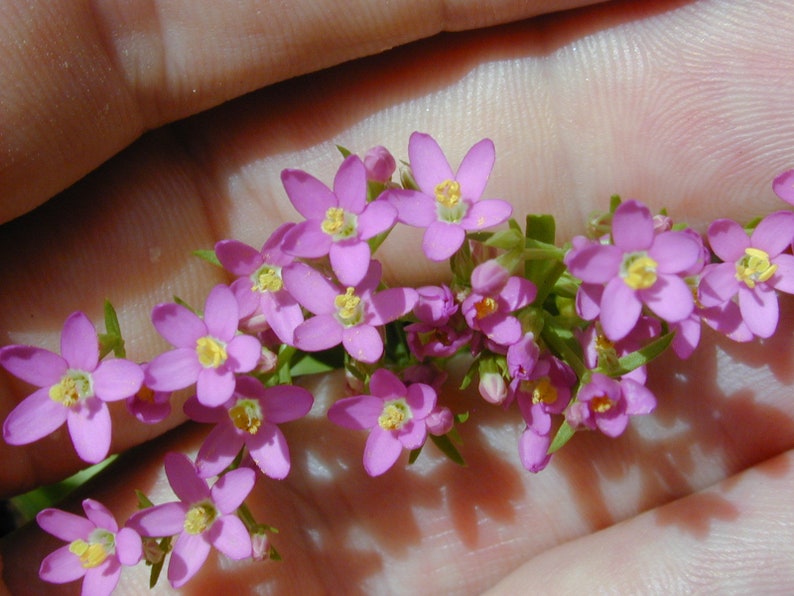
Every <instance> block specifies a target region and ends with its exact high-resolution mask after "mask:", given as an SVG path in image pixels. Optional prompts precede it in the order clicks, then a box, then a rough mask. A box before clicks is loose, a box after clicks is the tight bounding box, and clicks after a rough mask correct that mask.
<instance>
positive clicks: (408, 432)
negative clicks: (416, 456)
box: [397, 419, 427, 449]
mask: <svg viewBox="0 0 794 596" xmlns="http://www.w3.org/2000/svg"><path fill="white" fill-rule="evenodd" d="M426 439H427V426H426V425H425V422H424V420H416V419H413V420H409V421H408V422H407V423H406V424H405V425H403V427H402V428H401V429H400V430H399V431H398V433H397V440H398V441H399V442H400V445H402V446H403V447H404V448H405V449H419V447H421V446H422V445H424V444H425V440H426Z"/></svg>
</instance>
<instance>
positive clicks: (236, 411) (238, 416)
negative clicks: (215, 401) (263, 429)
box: [229, 399, 262, 435]
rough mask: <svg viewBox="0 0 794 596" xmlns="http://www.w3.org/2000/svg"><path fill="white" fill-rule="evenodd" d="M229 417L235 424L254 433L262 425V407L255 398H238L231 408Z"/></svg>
mask: <svg viewBox="0 0 794 596" xmlns="http://www.w3.org/2000/svg"><path fill="white" fill-rule="evenodd" d="M229 417H230V418H231V419H232V422H233V423H234V425H235V426H236V427H237V428H239V429H240V430H244V431H246V432H248V433H250V434H252V435H255V434H256V433H257V432H258V431H259V427H260V426H262V408H261V407H260V406H259V402H257V401H256V400H253V399H241V400H238V401H237V403H236V404H234V407H232V408H230V409H229Z"/></svg>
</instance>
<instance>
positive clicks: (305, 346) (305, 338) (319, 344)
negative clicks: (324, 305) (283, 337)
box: [294, 315, 342, 352]
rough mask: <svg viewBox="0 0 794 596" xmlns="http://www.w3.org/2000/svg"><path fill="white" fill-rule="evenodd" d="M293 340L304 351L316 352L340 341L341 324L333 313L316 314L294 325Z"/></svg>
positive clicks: (331, 346) (336, 344)
mask: <svg viewBox="0 0 794 596" xmlns="http://www.w3.org/2000/svg"><path fill="white" fill-rule="evenodd" d="M294 342H295V346H296V347H297V348H300V349H301V350H305V351H306V352H318V351H320V350H326V349H328V348H333V347H334V346H338V345H339V344H340V343H341V342H342V326H341V325H340V323H339V321H337V320H336V319H335V318H334V316H333V315H317V316H314V317H312V318H310V319H306V320H305V321H304V322H303V323H301V324H300V325H298V326H297V327H295V334H294Z"/></svg>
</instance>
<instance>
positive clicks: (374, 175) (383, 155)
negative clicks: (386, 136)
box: [364, 145, 397, 182]
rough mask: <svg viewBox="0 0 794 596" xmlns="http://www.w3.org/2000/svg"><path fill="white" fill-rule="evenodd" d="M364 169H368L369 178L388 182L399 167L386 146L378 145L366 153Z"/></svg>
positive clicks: (374, 180)
mask: <svg viewBox="0 0 794 596" xmlns="http://www.w3.org/2000/svg"><path fill="white" fill-rule="evenodd" d="M364 169H365V170H366V171H367V180H372V181H373V182H388V181H389V180H391V175H392V174H394V170H396V169H397V162H396V161H395V160H394V156H393V155H392V154H391V153H389V150H388V149H386V147H381V146H380V145H378V146H377V147H373V148H372V149H370V150H369V151H367V152H366V154H365V155H364Z"/></svg>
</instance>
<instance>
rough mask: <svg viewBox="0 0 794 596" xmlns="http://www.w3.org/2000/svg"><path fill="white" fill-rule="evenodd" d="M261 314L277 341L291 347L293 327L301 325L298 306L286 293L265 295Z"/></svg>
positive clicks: (301, 316) (301, 320)
mask: <svg viewBox="0 0 794 596" xmlns="http://www.w3.org/2000/svg"><path fill="white" fill-rule="evenodd" d="M262 313H263V314H264V315H265V320H266V321H267V322H268V324H269V325H270V328H271V329H273V332H274V333H275V334H276V335H277V336H278V338H279V340H280V341H281V342H283V343H285V344H290V345H292V337H293V333H294V332H295V327H297V326H298V325H300V324H301V323H303V311H302V310H301V307H300V304H298V303H297V302H296V301H295V299H294V298H293V297H292V296H291V295H290V294H289V293H288V292H276V293H275V294H267V295H265V296H263V297H262Z"/></svg>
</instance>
